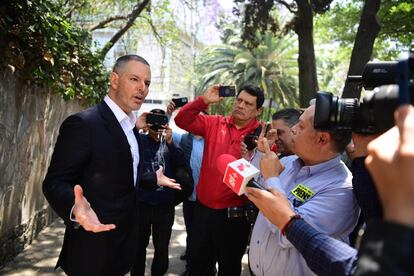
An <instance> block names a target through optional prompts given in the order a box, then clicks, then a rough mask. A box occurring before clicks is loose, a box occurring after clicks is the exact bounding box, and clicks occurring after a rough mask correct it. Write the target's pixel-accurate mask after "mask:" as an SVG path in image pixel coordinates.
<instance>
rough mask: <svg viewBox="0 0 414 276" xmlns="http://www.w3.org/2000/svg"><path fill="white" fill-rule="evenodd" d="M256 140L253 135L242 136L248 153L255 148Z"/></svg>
mask: <svg viewBox="0 0 414 276" xmlns="http://www.w3.org/2000/svg"><path fill="white" fill-rule="evenodd" d="M258 138H259V137H257V136H256V135H254V134H247V135H246V136H244V143H245V144H246V146H247V150H248V151H252V150H253V149H254V148H255V147H257V142H256V140H257V139H258Z"/></svg>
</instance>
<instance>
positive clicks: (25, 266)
mask: <svg viewBox="0 0 414 276" xmlns="http://www.w3.org/2000/svg"><path fill="white" fill-rule="evenodd" d="M175 211H176V213H175V222H174V225H173V231H172V236H171V241H170V250H169V255H170V265H169V268H168V272H167V274H166V275H180V274H181V273H183V272H184V270H185V263H184V262H183V261H181V260H180V255H181V254H182V253H183V252H184V249H185V237H186V233H185V226H184V218H183V215H182V205H181V204H180V205H178V206H177V207H176V208H175ZM64 230H65V228H64V224H63V222H62V221H61V220H57V221H55V222H54V223H53V224H52V225H50V226H49V227H47V228H46V229H44V230H43V231H42V232H41V233H40V234H39V236H38V238H37V239H36V240H35V241H34V242H33V243H32V244H31V245H30V246H28V247H27V248H26V249H25V250H24V251H23V252H22V253H20V254H19V255H18V256H17V257H16V258H15V259H14V260H13V261H12V262H10V263H8V264H7V265H6V266H5V268H4V269H3V270H1V271H0V275H13V276H17V275H22V276H33V275H50V276H51V275H65V273H63V271H62V270H61V269H58V270H57V271H54V267H55V264H56V261H57V258H58V256H59V253H60V248H61V246H62V240H63V234H64ZM153 253H154V250H153V247H152V241H150V246H149V248H148V249H147V270H146V273H145V274H146V275H150V270H149V268H150V267H151V262H152V257H153ZM241 275H242V276H248V275H250V273H249V269H248V267H247V255H246V254H245V255H244V257H243V271H242V274H241Z"/></svg>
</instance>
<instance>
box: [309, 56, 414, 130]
mask: <svg viewBox="0 0 414 276" xmlns="http://www.w3.org/2000/svg"><path fill="white" fill-rule="evenodd" d="M413 77H414V57H413V56H410V57H409V58H407V59H404V60H400V61H398V62H370V63H367V65H366V66H365V69H364V72H363V75H362V76H350V77H349V78H348V81H359V82H361V84H362V85H363V86H364V87H365V88H366V89H373V88H374V87H375V88H374V90H373V91H372V92H371V93H368V94H367V95H366V96H365V97H364V98H363V100H362V101H361V102H360V101H359V100H358V99H344V98H339V97H337V96H334V95H333V94H332V93H330V92H318V93H317V95H316V106H315V117H314V127H315V129H319V130H330V129H333V128H335V129H342V130H345V129H347V130H352V131H354V132H357V133H362V134H375V133H382V132H384V131H386V130H388V129H390V128H391V127H392V126H393V125H394V111H395V110H396V109H397V107H398V106H399V105H401V104H407V103H411V104H414V94H413V93H414V90H413ZM385 84H387V85H385Z"/></svg>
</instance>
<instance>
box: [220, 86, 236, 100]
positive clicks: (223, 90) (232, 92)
mask: <svg viewBox="0 0 414 276" xmlns="http://www.w3.org/2000/svg"><path fill="white" fill-rule="evenodd" d="M219 96H220V97H234V96H236V87H235V86H231V85H226V86H220V87H219Z"/></svg>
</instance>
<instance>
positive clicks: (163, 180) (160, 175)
mask: <svg viewBox="0 0 414 276" xmlns="http://www.w3.org/2000/svg"><path fill="white" fill-rule="evenodd" d="M156 174H157V185H158V186H164V187H168V188H172V189H176V190H181V186H180V184H179V183H176V182H175V179H172V178H169V177H167V176H165V175H164V168H163V167H162V166H160V168H159V169H158V170H157V171H156Z"/></svg>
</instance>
